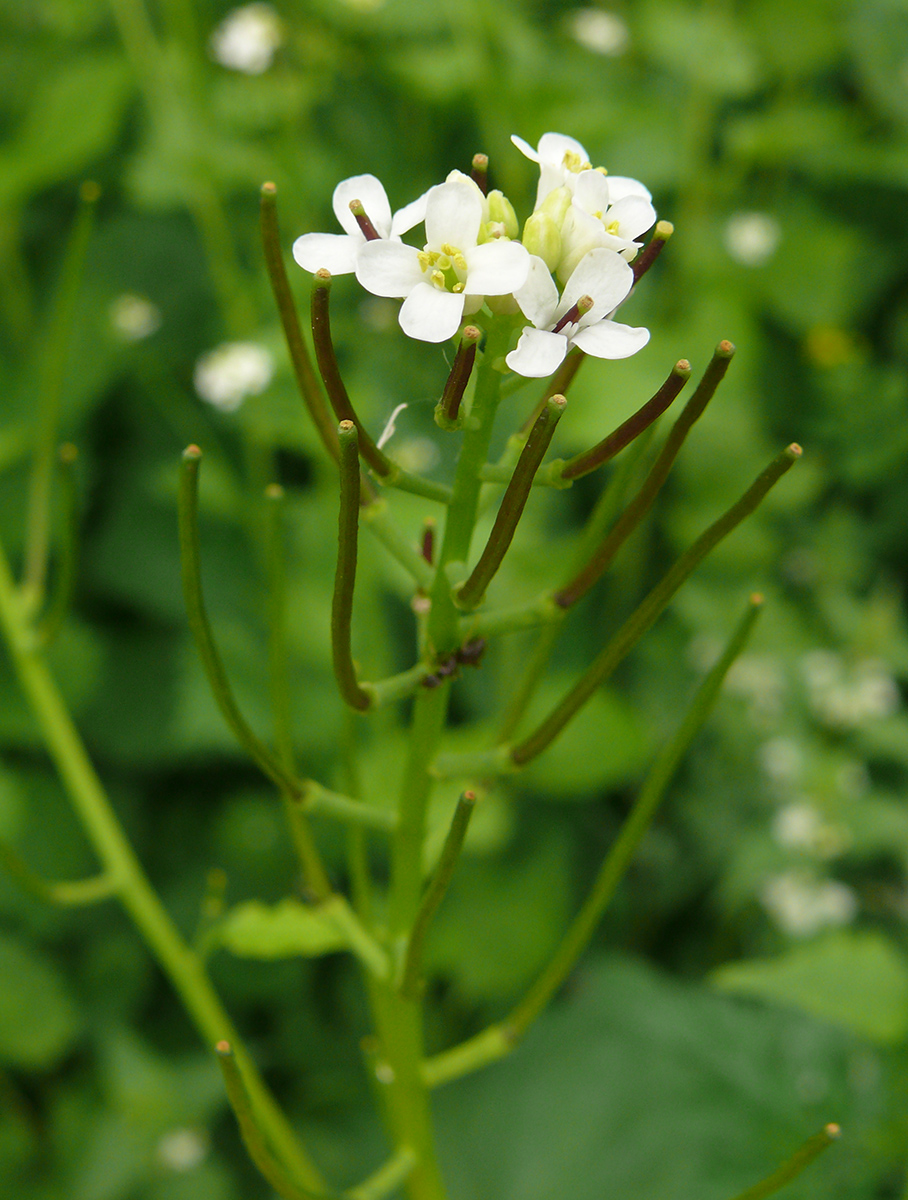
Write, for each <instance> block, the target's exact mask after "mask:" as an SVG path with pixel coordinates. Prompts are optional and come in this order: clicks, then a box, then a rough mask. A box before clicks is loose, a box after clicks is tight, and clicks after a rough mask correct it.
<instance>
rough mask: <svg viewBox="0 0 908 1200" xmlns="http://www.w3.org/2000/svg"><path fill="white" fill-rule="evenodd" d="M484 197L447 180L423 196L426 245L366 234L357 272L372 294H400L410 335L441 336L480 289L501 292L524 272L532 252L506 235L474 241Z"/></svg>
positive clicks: (477, 304)
mask: <svg viewBox="0 0 908 1200" xmlns="http://www.w3.org/2000/svg"><path fill="white" fill-rule="evenodd" d="M482 219H483V205H482V201H481V198H480V197H479V195H477V191H476V188H475V187H474V186H473V185H472V184H470V183H466V182H464V181H462V180H452V181H450V182H448V183H442V184H439V185H438V186H437V187H433V188H431V189H430V190H429V192H428V193H427V196H426V211H425V221H426V245H425V249H423V250H416V249H415V248H414V247H413V246H405V245H404V244H403V243H402V242H398V241H393V240H391V241H384V240H380V241H370V242H367V243H366V244H365V245H364V246H362V247H361V249H360V251H359V253H358V255H357V259H356V278H357V279H358V280H359V282H360V283H361V284H362V286H363V287H364V288H365V289H366V291H369V292H372V294H373V295H375V296H394V297H398V298H400V297H402V298H403V301H404V302H403V304H402V305H401V309H400V315H399V318H398V319H399V321H400V326H401V329H403V331H404V333H406V334H407V335H408V336H409V337H412V338H417V339H418V340H419V341H423V342H443V341H446V340H447V339H448V338H449V337H453V336H454V334H455V333H456V332H457V328H458V326H459V325H460V322H461V320H462V318H463V316H464V314H465V313H473V312H476V311H477V310H478V309H479V308H481V307H482V302H483V298H484V297H485V296H506V295H508V294H509V293H511V292H513V291H515V290H516V289H517V288H519V287H520V286H521V285H522V284H523V283H524V281H525V280H526V277H527V271H528V270H529V263H530V256H529V255H528V254H527V251H526V250H525V249H524V247H523V246H521V245H520V243H519V242H512V241H510V240H508V239H507V238H505V237H500V238H494V239H493V240H491V241H487V242H484V243H483V244H482V245H479V244H477V239H478V237H479V234H480V227H481V225H482Z"/></svg>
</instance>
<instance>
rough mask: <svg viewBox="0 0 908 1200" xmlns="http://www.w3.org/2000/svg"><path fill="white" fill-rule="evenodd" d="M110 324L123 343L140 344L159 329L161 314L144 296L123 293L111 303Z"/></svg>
mask: <svg viewBox="0 0 908 1200" xmlns="http://www.w3.org/2000/svg"><path fill="white" fill-rule="evenodd" d="M109 315H110V323H111V325H112V326H113V328H114V332H115V333H117V334H118V335H119V336H120V337H121V338H122V339H123V340H124V341H125V342H140V341H141V340H142V338H147V337H149V336H150V335H151V334H153V333H154V332H155V330H156V329H159V328H160V325H161V312H160V309H158V308H157V307H156V306H155V305H154V304H152V302H151V301H150V300H148V299H147V298H146V297H145V296H137V295H136V294H135V293H133V292H124V293H123V294H122V296H117V298H116V299H115V300H114V301H113V302H112V303H111V306H110V310H109Z"/></svg>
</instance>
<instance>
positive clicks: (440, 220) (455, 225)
mask: <svg viewBox="0 0 908 1200" xmlns="http://www.w3.org/2000/svg"><path fill="white" fill-rule="evenodd" d="M481 221H482V201H481V200H480V199H479V197H478V196H477V195H476V193H475V192H474V191H473V188H472V187H470V185H469V184H466V183H458V182H456V181H452V182H451V183H439V184H437V185H436V186H435V187H433V188H430V189H429V195H428V199H427V201H426V245H427V246H429V247H430V248H431V249H432V250H438V249H440V247H441V246H443V245H445V244H449V245H452V246H456V247H457V249H458V250H467V249H469V247H471V246H475V245H476V238H477V236H478V234H479V225H480V223H481Z"/></svg>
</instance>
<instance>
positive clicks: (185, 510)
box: [179, 446, 302, 796]
mask: <svg viewBox="0 0 908 1200" xmlns="http://www.w3.org/2000/svg"><path fill="white" fill-rule="evenodd" d="M201 460H202V451H201V450H200V449H199V448H198V446H188V447H187V448H186V449H185V450H184V451H183V465H182V473H181V476H180V496H179V518H180V558H181V566H182V576H183V597H184V600H185V603H186V614H187V619H188V621H189V628H190V629H191V631H192V636H193V638H194V639H195V644H196V649H197V650H198V652H199V657H200V658H201V660H202V666H203V668H204V670H205V675H206V676H207V678H208V684H209V686H210V688H211V692H212V695H213V696H214V699H215V702H216V703H217V706H218V708H219V709H220V710H221V715H222V716H223V718H224V720H225V721H226V722H227V724H228V726H229V727H230V729H231V731H232V732H233V734H234V736H235V737H236V739H237V741H238V742H239V743H240V745H241V746H242V747H243V749H244V750H245V751H246V752H247V754H249V756H250V758H252V759H253V761H254V762H255V763H256V764H257V765H258V767H259V769H260V770H261V771H262V772H263V773H264V774H265V775H267V777H268V778H269V779H270V780H271V781H272V782H273V783H275V784H277V786H278V787H279V788H282V789H283V790H285V791H286V792H288V793H289V794H290V795H293V796H295V795H299V793H300V789H301V786H302V785H301V784H300V782H299V781H298V780H296V779H294V777H293V776H292V774H291V773H290V772H288V771H287V770H286V769H285V768H284V767H283V766H282V765H281V763H280V762H279V761H278V760H277V759H276V758H275V757H274V755H273V754H272V753H271V751H270V750H269V749H268V747H267V746H266V745H265V744H264V742H262V741H261V740H260V738H258V737H257V736H256V734H255V733H253V731H252V729H251V728H250V727H249V725H247V723H246V720H245V718H244V717H243V715H242V713H241V712H240V710H239V706H238V705H237V702H236V700H235V699H234V696H233V692H232V690H231V688H230V684H229V682H228V681H227V674H226V672H225V671H224V665H223V663H222V662H221V656H220V654H219V653H218V649H217V646H216V644H215V641H214V637H213V635H212V632H211V626H210V624H209V622H208V614H207V613H206V611H205V601H204V597H203V594H202V577H201V554H200V548H199V521H198V515H199V513H198V508H199V464H200V463H201Z"/></svg>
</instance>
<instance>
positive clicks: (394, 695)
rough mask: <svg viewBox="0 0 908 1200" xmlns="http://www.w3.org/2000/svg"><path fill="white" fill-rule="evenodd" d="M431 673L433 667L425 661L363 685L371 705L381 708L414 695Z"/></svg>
mask: <svg viewBox="0 0 908 1200" xmlns="http://www.w3.org/2000/svg"><path fill="white" fill-rule="evenodd" d="M431 674H432V669H431V667H428V666H427V665H426V664H425V663H417V664H416V666H415V667H410V669H409V670H408V671H401V672H400V674H399V675H391V676H389V677H388V678H387V679H380V680H379V681H378V682H377V683H364V684H363V685H362V686H363V689H364V691H366V692H368V694H369V699H370V703H371V706H372V707H373V708H379V707H381V705H383V704H392V703H393V702H394V701H396V700H403V699H404V698H405V697H407V696H412V694H413V693H414V692H415V691H416V689H417V688H418V687H419V686H420V684H421V683H422V682H423V680H424V679H426V678H427V676H429V675H431Z"/></svg>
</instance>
